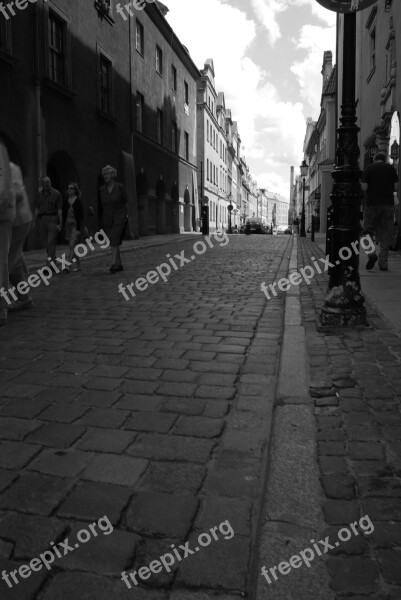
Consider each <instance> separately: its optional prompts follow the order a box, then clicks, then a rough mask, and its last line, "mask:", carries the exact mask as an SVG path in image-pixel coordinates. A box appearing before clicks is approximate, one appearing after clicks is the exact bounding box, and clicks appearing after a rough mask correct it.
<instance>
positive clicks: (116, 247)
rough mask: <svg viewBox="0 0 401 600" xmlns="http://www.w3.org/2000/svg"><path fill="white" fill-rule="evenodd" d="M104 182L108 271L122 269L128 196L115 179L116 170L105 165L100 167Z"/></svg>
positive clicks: (104, 222)
mask: <svg viewBox="0 0 401 600" xmlns="http://www.w3.org/2000/svg"><path fill="white" fill-rule="evenodd" d="M102 175H103V179H104V182H105V185H103V186H102V187H101V188H100V199H101V202H102V207H103V226H104V229H105V232H106V235H107V237H108V238H109V240H110V245H111V254H112V264H111V267H110V273H117V272H118V271H123V266H122V264H121V254H120V246H121V242H122V239H123V235H124V230H125V228H126V226H127V223H128V197H127V193H126V191H125V188H124V186H123V184H122V183H118V181H116V177H117V171H116V169H115V168H114V167H112V166H110V165H107V166H105V167H104V168H103V169H102Z"/></svg>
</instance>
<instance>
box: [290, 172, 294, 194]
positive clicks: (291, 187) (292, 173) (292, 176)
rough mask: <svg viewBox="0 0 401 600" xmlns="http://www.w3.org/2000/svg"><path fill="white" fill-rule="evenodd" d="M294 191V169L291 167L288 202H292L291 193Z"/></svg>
mask: <svg viewBox="0 0 401 600" xmlns="http://www.w3.org/2000/svg"><path fill="white" fill-rule="evenodd" d="M293 189H294V167H291V177H290V202H291V200H292V191H293Z"/></svg>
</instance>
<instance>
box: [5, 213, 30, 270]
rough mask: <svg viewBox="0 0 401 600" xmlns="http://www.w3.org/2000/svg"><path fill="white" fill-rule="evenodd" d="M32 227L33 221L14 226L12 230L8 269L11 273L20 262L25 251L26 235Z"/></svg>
mask: <svg viewBox="0 0 401 600" xmlns="http://www.w3.org/2000/svg"><path fill="white" fill-rule="evenodd" d="M30 228H31V223H25V224H24V225H18V227H13V228H12V231H11V244H10V249H9V251H8V269H9V271H10V273H11V272H12V271H13V269H14V267H15V265H16V264H17V263H19V262H20V261H21V259H22V257H23V253H24V242H25V240H26V236H27V235H28V233H29V230H30Z"/></svg>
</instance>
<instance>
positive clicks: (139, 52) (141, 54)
mask: <svg viewBox="0 0 401 600" xmlns="http://www.w3.org/2000/svg"><path fill="white" fill-rule="evenodd" d="M135 50H136V51H137V53H138V54H139V56H142V58H145V55H144V53H143V52H141V51H140V50H138V48H135Z"/></svg>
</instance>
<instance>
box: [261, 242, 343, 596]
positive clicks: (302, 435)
mask: <svg viewBox="0 0 401 600" xmlns="http://www.w3.org/2000/svg"><path fill="white" fill-rule="evenodd" d="M297 250H298V239H297V238H296V237H294V243H293V248H292V252H291V257H290V261H289V273H291V272H295V271H296V270H297V264H298V262H297ZM322 502H323V493H322V489H321V486H320V482H319V471H318V466H317V442H316V427H315V418H314V414H313V406H312V404H311V401H310V396H309V365H308V364H307V348H306V340H305V329H304V326H303V325H302V316H301V304H300V294H299V288H298V287H295V286H292V287H291V289H290V290H289V291H288V293H287V296H286V303H285V318H284V336H283V344H282V348H281V354H280V367H279V375H278V381H277V388H276V405H275V410H274V415H273V427H272V433H271V447H270V452H269V459H268V475H267V485H266V492H265V498H264V505H263V511H262V514H261V518H260V520H259V540H258V542H259V544H258V546H259V547H258V551H257V554H258V555H257V556H256V557H255V558H256V560H255V565H254V570H253V576H254V581H253V582H252V589H251V594H250V600H265V599H267V598H270V597H274V599H275V600H310V599H311V598H314V600H334V594H333V592H332V591H331V590H330V588H329V577H328V573H327V570H326V565H325V561H324V560H321V559H317V560H315V561H314V562H313V563H312V565H311V568H310V569H308V570H307V568H306V566H305V565H302V567H301V568H300V569H297V570H295V569H292V570H291V572H290V573H289V574H288V575H287V576H284V575H282V574H280V573H279V574H278V581H275V580H274V579H273V577H272V583H271V584H269V583H268V582H267V581H266V580H265V578H264V577H262V575H261V572H260V569H261V567H262V566H265V567H266V568H267V569H269V568H271V567H274V566H277V565H279V564H280V563H281V562H283V561H288V560H289V558H290V557H291V556H293V555H294V554H297V555H298V554H299V552H300V551H301V550H303V549H305V548H307V547H309V546H310V545H311V539H312V538H313V539H320V538H321V537H322V536H323V532H324V530H325V522H324V519H323V512H322ZM256 561H257V564H256Z"/></svg>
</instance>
